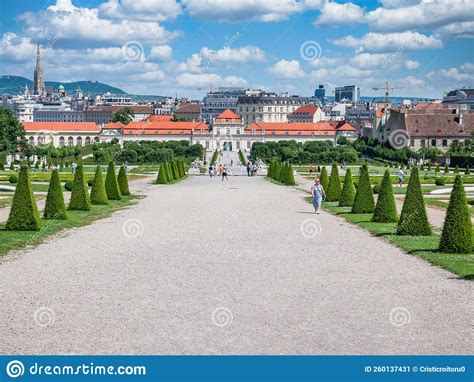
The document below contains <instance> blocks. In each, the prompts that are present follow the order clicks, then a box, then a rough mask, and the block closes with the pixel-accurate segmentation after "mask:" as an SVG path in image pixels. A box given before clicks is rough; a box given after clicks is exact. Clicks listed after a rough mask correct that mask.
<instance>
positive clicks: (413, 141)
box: [410, 138, 415, 147]
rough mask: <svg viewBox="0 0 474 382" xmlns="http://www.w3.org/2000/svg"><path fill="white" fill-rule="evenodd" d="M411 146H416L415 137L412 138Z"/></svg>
mask: <svg viewBox="0 0 474 382" xmlns="http://www.w3.org/2000/svg"><path fill="white" fill-rule="evenodd" d="M410 146H411V147H413V146H415V140H414V139H413V138H411V139H410Z"/></svg>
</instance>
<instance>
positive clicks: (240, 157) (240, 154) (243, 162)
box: [239, 149, 247, 166]
mask: <svg viewBox="0 0 474 382" xmlns="http://www.w3.org/2000/svg"><path fill="white" fill-rule="evenodd" d="M239 161H240V163H242V164H243V165H244V166H247V161H246V160H245V156H244V153H243V152H242V150H240V149H239Z"/></svg>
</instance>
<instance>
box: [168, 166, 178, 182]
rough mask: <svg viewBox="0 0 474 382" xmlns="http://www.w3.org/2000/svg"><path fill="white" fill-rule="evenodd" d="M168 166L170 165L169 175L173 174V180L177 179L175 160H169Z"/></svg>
mask: <svg viewBox="0 0 474 382" xmlns="http://www.w3.org/2000/svg"><path fill="white" fill-rule="evenodd" d="M170 167H171V175H172V176H173V180H178V179H179V175H178V169H177V168H176V162H175V161H171V163H170Z"/></svg>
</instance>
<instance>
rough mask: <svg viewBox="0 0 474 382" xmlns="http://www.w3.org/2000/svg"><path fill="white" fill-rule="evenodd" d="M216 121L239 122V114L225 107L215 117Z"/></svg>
mask: <svg viewBox="0 0 474 382" xmlns="http://www.w3.org/2000/svg"><path fill="white" fill-rule="evenodd" d="M216 122H240V116H238V115H237V114H235V113H234V112H233V111H232V110H230V109H226V110H224V111H223V112H222V113H220V114H219V115H218V116H217V117H216Z"/></svg>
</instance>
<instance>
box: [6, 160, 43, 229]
mask: <svg viewBox="0 0 474 382" xmlns="http://www.w3.org/2000/svg"><path fill="white" fill-rule="evenodd" d="M5 228H6V230H7V231H37V230H39V229H40V228H41V218H40V215H39V211H38V207H37V206H36V201H35V198H34V196H33V191H32V188H31V183H30V178H29V174H28V168H27V167H26V166H21V169H20V174H19V176H18V183H17V185H16V190H15V195H14V196H13V202H12V207H11V210H10V215H9V216H8V220H7V224H6V226H5Z"/></svg>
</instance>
